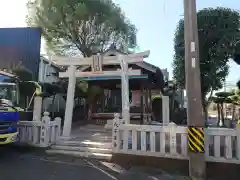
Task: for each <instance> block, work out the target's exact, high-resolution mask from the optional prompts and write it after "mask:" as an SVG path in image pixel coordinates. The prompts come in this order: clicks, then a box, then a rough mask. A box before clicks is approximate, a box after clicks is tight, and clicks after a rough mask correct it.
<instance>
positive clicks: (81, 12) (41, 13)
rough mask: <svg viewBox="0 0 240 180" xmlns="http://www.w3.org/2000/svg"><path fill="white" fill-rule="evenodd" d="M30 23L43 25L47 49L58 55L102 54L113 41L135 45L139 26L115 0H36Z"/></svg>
mask: <svg viewBox="0 0 240 180" xmlns="http://www.w3.org/2000/svg"><path fill="white" fill-rule="evenodd" d="M28 9H29V14H28V16H27V20H28V24H29V25H31V26H39V27H41V28H42V33H43V36H44V38H45V40H46V43H47V47H48V50H51V51H53V52H54V53H58V54H68V55H69V53H70V54H82V55H83V56H91V55H92V54H95V53H101V52H103V51H104V50H106V49H108V48H109V46H110V45H111V44H114V45H115V46H116V47H117V48H118V49H121V50H123V51H128V50H129V48H134V47H135V46H136V28H135V26H134V25H133V24H131V23H130V22H129V20H128V19H127V18H126V17H125V16H124V14H123V12H122V10H121V8H120V7H119V6H117V5H116V4H114V3H113V2H112V0H106V1H105V0H51V1H49V0H34V1H30V2H29V3H28Z"/></svg>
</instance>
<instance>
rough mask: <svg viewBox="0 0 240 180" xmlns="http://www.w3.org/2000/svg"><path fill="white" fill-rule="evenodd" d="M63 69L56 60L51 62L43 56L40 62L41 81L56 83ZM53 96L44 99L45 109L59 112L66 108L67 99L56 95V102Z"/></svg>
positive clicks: (39, 79) (39, 78) (39, 76)
mask: <svg viewBox="0 0 240 180" xmlns="http://www.w3.org/2000/svg"><path fill="white" fill-rule="evenodd" d="M61 70H62V67H60V66H58V65H56V64H55V63H54V62H51V61H50V60H48V59H47V58H45V57H43V56H41V57H40V63H39V74H38V81H39V82H47V83H54V82H58V81H59V80H60V78H59V76H58V73H59V72H60V71H61ZM52 100H53V98H52V97H49V98H44V100H43V111H49V112H52V111H55V112H59V111H61V110H64V109H65V104H66V102H65V100H64V99H63V98H62V96H61V95H59V94H58V95H56V97H55V100H54V102H53V101H52Z"/></svg>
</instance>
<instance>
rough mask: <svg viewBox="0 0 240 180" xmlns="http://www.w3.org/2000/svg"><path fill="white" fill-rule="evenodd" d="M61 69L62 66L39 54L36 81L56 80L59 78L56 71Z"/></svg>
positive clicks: (48, 81)
mask: <svg viewBox="0 0 240 180" xmlns="http://www.w3.org/2000/svg"><path fill="white" fill-rule="evenodd" d="M61 70H62V68H61V67H60V66H58V65H56V64H55V63H53V62H51V61H50V60H48V59H47V58H45V57H43V56H41V57H40V63H39V74H38V81H40V82H47V83H53V82H58V81H59V80H60V79H59V76H58V72H59V71H61Z"/></svg>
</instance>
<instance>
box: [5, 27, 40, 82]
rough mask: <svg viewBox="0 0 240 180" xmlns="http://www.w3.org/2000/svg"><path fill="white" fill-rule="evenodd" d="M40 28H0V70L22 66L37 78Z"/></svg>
mask: <svg viewBox="0 0 240 180" xmlns="http://www.w3.org/2000/svg"><path fill="white" fill-rule="evenodd" d="M40 48H41V30H40V28H0V68H1V69H2V68H7V69H9V68H11V67H13V66H16V65H19V64H21V65H23V66H24V67H25V68H27V69H29V70H30V71H31V72H32V73H33V75H34V78H35V79H37V78H38V71H39V62H40Z"/></svg>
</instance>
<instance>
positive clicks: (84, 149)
mask: <svg viewBox="0 0 240 180" xmlns="http://www.w3.org/2000/svg"><path fill="white" fill-rule="evenodd" d="M51 148H52V149H54V150H66V151H80V152H93V153H102V154H106V153H107V154H108V153H112V149H110V148H97V147H84V146H59V145H54V146H51Z"/></svg>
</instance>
